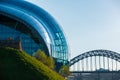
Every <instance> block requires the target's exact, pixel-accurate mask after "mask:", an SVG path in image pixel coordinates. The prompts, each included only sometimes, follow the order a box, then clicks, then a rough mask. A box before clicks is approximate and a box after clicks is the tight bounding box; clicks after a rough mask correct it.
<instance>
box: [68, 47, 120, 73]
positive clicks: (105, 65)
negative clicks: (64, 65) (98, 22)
mask: <svg viewBox="0 0 120 80" xmlns="http://www.w3.org/2000/svg"><path fill="white" fill-rule="evenodd" d="M70 71H71V72H72V73H96V72H103V73H110V72H115V73H116V72H120V54H119V53H116V52H113V51H110V50H102V49H101V50H92V51H89V52H85V53H83V54H80V55H78V56H76V57H74V58H73V59H71V60H70Z"/></svg>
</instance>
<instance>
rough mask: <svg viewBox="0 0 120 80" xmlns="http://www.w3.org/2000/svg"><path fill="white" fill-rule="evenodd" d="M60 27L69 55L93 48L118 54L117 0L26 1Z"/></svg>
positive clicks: (119, 11) (119, 17) (119, 10)
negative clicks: (65, 39) (68, 47)
mask: <svg viewBox="0 0 120 80" xmlns="http://www.w3.org/2000/svg"><path fill="white" fill-rule="evenodd" d="M28 1H30V2H33V3H35V4H37V5H39V6H40V7H41V8H43V9H44V10H46V11H47V12H48V13H50V14H51V15H52V16H53V17H54V18H55V19H56V20H57V22H58V23H59V24H60V25H61V27H62V28H63V30H64V32H65V34H66V37H67V40H68V43H69V46H70V51H71V58H73V57H75V56H77V55H79V54H81V53H84V52H87V51H90V50H95V49H107V50H112V51H115V52H118V53H120V5H119V4H120V0H28Z"/></svg>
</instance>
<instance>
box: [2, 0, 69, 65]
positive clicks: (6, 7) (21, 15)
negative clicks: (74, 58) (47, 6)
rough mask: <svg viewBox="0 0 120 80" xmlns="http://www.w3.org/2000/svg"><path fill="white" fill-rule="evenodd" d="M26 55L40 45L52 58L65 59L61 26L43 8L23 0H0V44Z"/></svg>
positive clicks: (64, 41)
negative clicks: (15, 48) (17, 49)
mask: <svg viewBox="0 0 120 80" xmlns="http://www.w3.org/2000/svg"><path fill="white" fill-rule="evenodd" d="M8 44H14V45H9V46H13V47H17V48H20V49H22V50H24V51H26V52H27V53H29V54H30V55H32V54H33V53H34V52H35V51H36V50H38V49H41V50H43V51H44V52H45V53H46V54H47V55H50V56H52V57H53V58H55V60H56V62H64V63H66V62H68V53H69V50H68V44H67V41H66V38H65V35H64V33H63V31H62V29H61V27H60V26H59V25H58V24H57V22H56V21H55V20H54V19H53V17H51V15H49V14H48V13H47V12H46V11H44V10H43V9H41V8H40V7H38V6H36V5H34V4H32V3H29V2H26V1H24V0H1V1H0V45H6V46H7V45H8Z"/></svg>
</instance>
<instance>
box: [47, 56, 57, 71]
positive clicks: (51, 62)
mask: <svg viewBox="0 0 120 80" xmlns="http://www.w3.org/2000/svg"><path fill="white" fill-rule="evenodd" d="M46 65H47V66H48V67H49V68H51V69H54V68H55V63H54V60H53V58H52V57H51V56H48V57H47V61H46Z"/></svg>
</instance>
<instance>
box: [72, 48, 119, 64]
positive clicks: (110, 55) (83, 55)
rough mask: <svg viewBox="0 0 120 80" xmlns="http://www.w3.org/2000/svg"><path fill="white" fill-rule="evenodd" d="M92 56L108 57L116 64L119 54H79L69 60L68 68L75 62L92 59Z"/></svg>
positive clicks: (103, 52)
mask: <svg viewBox="0 0 120 80" xmlns="http://www.w3.org/2000/svg"><path fill="white" fill-rule="evenodd" d="M92 56H103V57H108V58H111V59H114V60H116V61H118V62H120V54H119V53H117V52H114V51H110V50H102V49H100V50H92V51H88V52H85V53H83V54H80V55H78V56H76V57H74V58H73V59H71V60H70V66H72V65H74V64H75V63H76V62H78V61H80V60H83V59H85V58H88V57H92Z"/></svg>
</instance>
